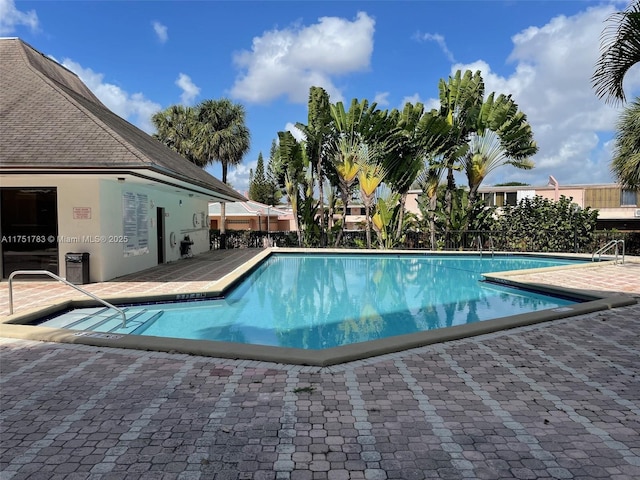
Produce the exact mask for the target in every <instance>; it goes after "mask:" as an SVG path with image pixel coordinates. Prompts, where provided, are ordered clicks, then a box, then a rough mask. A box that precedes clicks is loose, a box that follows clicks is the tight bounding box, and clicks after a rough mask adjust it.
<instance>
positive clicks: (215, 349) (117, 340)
mask: <svg viewBox="0 0 640 480" xmlns="http://www.w3.org/2000/svg"><path fill="white" fill-rule="evenodd" d="M273 253H305V254H310V253H317V254H327V253H329V254H331V253H341V254H345V253H347V254H382V255H384V254H391V255H399V254H410V255H425V256H426V255H438V254H439V255H443V256H452V255H474V254H476V255H477V253H476V252H433V251H416V250H363V249H358V250H351V249H321V250H318V249H302V248H277V247H275V248H267V249H265V250H264V251H263V252H260V253H259V254H257V255H256V256H255V257H253V258H251V259H250V260H249V261H247V262H245V263H244V264H242V265H241V266H239V267H238V268H236V269H235V270H233V271H232V272H231V273H229V274H227V275H225V276H224V277H222V278H221V279H219V280H218V281H217V282H216V284H215V285H214V287H213V288H211V289H209V290H202V291H198V292H190V293H180V294H152V295H144V294H131V295H124V296H113V297H103V299H104V300H105V301H108V302H110V303H113V304H114V305H118V304H123V303H130V302H131V301H132V300H136V301H138V302H155V301H175V300H185V299H193V298H216V297H220V296H222V295H224V292H225V291H227V290H228V289H229V288H231V287H232V286H233V285H235V284H236V283H237V282H238V281H240V280H241V279H242V278H244V276H245V275H247V274H248V273H249V272H250V271H252V270H253V269H254V268H256V267H257V266H258V265H259V264H260V263H261V262H262V261H263V260H264V259H266V258H267V257H268V256H270V255H271V254H273ZM495 255H517V256H527V255H530V256H536V257H540V256H543V257H544V256H547V257H553V258H562V257H565V258H576V257H578V258H587V257H586V256H584V255H582V256H578V255H575V254H574V255H571V254H555V253H553V254H544V253H519V252H518V253H514V252H495ZM602 263H605V262H599V263H598V264H593V263H591V262H585V264H578V265H562V266H556V267H544V268H538V269H530V270H515V271H508V272H489V273H483V276H484V277H485V279H486V280H488V281H490V282H495V283H499V284H502V285H507V286H515V287H518V288H524V289H527V290H534V291H538V292H542V293H550V294H554V295H562V296H568V297H572V298H577V299H581V300H585V302H584V303H577V304H575V305H571V306H570V307H560V308H554V309H547V310H541V311H537V312H529V313H524V314H518V315H512V316H507V317H501V318H497V319H493V320H485V321H482V322H477V323H472V324H466V325H457V326H452V327H447V328H442V329H438V330H431V331H425V332H417V333H411V334H405V335H399V336H395V337H389V338H385V339H379V340H370V341H367V342H362V343H354V344H349V345H344V346H340V347H334V348H328V349H324V350H304V349H298V348H289V347H275V346H266V345H249V344H243V343H233V342H219V341H213V340H191V339H177V338H162V337H154V336H142V335H127V334H120V333H102V332H92V331H79V330H73V331H70V330H67V329H58V328H50V327H40V326H33V325H25V323H28V322H31V321H34V320H35V319H38V318H41V317H43V316H46V315H51V314H53V313H56V312H58V311H61V310H66V309H69V308H76V307H87V306H95V305H97V303H96V302H95V301H94V300H90V299H87V300H84V299H76V298H74V299H66V300H62V301H59V302H57V303H54V304H51V305H48V306H46V307H40V308H33V309H28V310H26V311H24V312H21V313H20V314H15V313H14V314H13V315H10V316H8V317H6V318H5V319H4V320H3V321H2V322H1V323H0V336H2V337H10V338H21V339H28V340H38V341H47V342H59V343H75V344H83V345H92V346H97V347H115V348H129V349H137V350H153V351H162V352H174V353H186V354H192V355H201V356H207V357H219V358H227V359H238V360H257V361H266V362H273V363H280V364H295V365H309V366H330V365H337V364H341V363H346V362H350V361H354V360H362V359H365V358H369V357H375V356H379V355H383V354H389V353H394V352H398V351H402V350H408V349H411V348H416V347H421V346H425V345H430V344H434V343H442V342H446V341H450V340H457V339H461V338H467V337H472V336H477V335H483V334H487V333H493V332H496V331H500V330H506V329H511V328H517V327H522V326H527V325H534V324H537V323H542V322H548V321H552V320H557V319H563V318H567V317H572V316H577V315H583V314H587V313H592V312H596V311H601V310H607V309H611V308H618V307H623V306H629V305H633V304H635V303H637V301H636V299H635V298H634V297H632V296H629V295H626V294H620V293H617V294H611V293H608V294H605V293H604V292H602V293H597V292H588V293H586V292H584V291H581V290H576V289H571V288H565V287H559V286H552V285H544V284H537V283H530V282H523V281H519V280H518V278H517V277H518V276H521V275H526V274H528V273H531V272H536V273H537V272H543V271H553V270H566V269H580V268H593V267H595V266H597V265H601V264H602Z"/></svg>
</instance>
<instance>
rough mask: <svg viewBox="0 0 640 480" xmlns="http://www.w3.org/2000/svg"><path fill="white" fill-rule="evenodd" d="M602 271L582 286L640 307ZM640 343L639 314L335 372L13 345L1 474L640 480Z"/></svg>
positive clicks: (623, 311)
mask: <svg viewBox="0 0 640 480" xmlns="http://www.w3.org/2000/svg"><path fill="white" fill-rule="evenodd" d="M226 258H227V260H229V257H228V256H227V257H226ZM193 265H196V264H195V263H194V264H193ZM171 268H176V269H177V268H181V266H180V265H175V266H172V267H171ZM600 268H602V270H600V272H599V274H598V275H596V276H595V277H596V278H591V276H590V275H586V274H585V276H584V278H585V280H584V281H583V283H582V286H581V287H579V286H578V287H577V288H585V289H601V290H609V291H612V290H613V291H620V292H625V291H626V292H627V293H631V294H633V295H636V296H640V269H639V268H637V267H636V266H634V265H631V264H629V266H627V265H625V266H624V267H620V266H618V267H614V266H610V267H600ZM152 273H153V272H147V273H146V274H145V275H149V276H148V277H145V276H144V275H143V276H141V277H140V279H141V281H140V282H139V283H140V285H139V286H138V287H139V288H141V287H142V285H143V284H146V287H149V285H151V286H152V287H153V286H154V285H155V286H157V287H158V288H171V284H172V283H173V282H165V283H162V282H158V281H157V280H158V275H160V274H162V269H160V270H158V271H157V272H156V273H155V277H154V275H151V274H152ZM185 275H186V273H185ZM190 275H192V277H193V280H192V281H195V282H202V281H205V282H206V281H215V279H213V277H211V278H209V279H208V280H207V279H204V280H203V279H202V278H195V277H194V274H193V272H191V273H190ZM203 275H204V274H203ZM207 275H209V276H211V275H210V274H207ZM196 276H197V275H196ZM560 277H561V276H559V275H558V274H557V273H556V274H554V275H553V276H549V277H548V278H538V277H536V278H534V279H532V280H531V281H534V282H546V283H552V282H553V281H561V280H559V278H560ZM168 278H169V279H171V280H174V281H175V280H178V279H179V276H176V273H175V272H173V273H172V274H171V276H169V277H168ZM620 278H627V280H626V281H625V282H624V285H622V286H620V285H619V284H617V283H614V280H615V281H616V282H617V281H619V280H620ZM134 280H135V279H134V278H129V279H128V282H127V284H124V283H122V282H108V283H114V284H115V283H120V288H133V286H132V284H134V283H135V281H134ZM594 282H595V283H594ZM27 283H29V284H31V287H32V288H34V289H36V290H38V293H33V292H30V291H29V288H28V287H29V285H26V286H25V284H21V285H20V290H19V292H18V293H17V294H16V298H17V299H22V300H20V301H21V302H23V303H18V304H17V305H18V307H19V308H23V307H24V306H25V305H27V304H30V303H31V304H32V303H35V302H37V301H38V300H37V299H36V298H37V296H38V295H39V296H40V302H43V301H44V302H46V301H47V298H43V296H44V295H45V293H43V292H44V289H41V288H40V286H39V285H40V284H41V283H43V282H27ZM102 285H107V284H102ZM49 286H50V287H51V284H49ZM174 286H176V285H174ZM90 287H92V288H94V289H98V290H99V289H100V288H107V287H102V286H100V285H91V286H90ZM2 288H3V291H2V296H0V308H2V309H4V308H5V306H6V284H5V285H2ZM56 288H58V287H56ZM109 288H111V287H109ZM50 292H51V294H52V295H54V296H56V295H58V294H59V292H58V291H54V290H50ZM1 302H5V303H4V304H2V303H1ZM3 311H4V313H6V310H3ZM638 332H640V305H634V306H631V307H625V308H619V309H615V310H609V311H605V312H597V313H593V314H589V315H583V316H580V317H574V318H569V319H565V320H559V321H554V322H550V323H545V324H540V325H536V326H531V327H523V328H519V329H514V330H509V331H505V332H500V333H495V334H491V335H484V336H480V337H474V338H470V339H465V340H459V341H454V342H449V343H445V344H439V345H432V346H428V347H422V348H419V349H415V350H411V351H406V352H401V353H396V354H392V355H386V356H382V357H376V358H372V359H368V360H362V361H358V362H351V363H348V364H343V365H338V366H333V367H301V366H290V365H282V364H270V363H263V362H254V361H246V360H245V361H237V360H222V359H216V358H206V357H198V356H189V355H182V354H166V353H158V352H142V351H134V350H121V349H111V348H97V347H88V346H83V345H70V344H55V343H44V342H32V341H28V340H17V339H8V338H7V339H0V349H1V350H0V351H1V353H2V356H1V360H2V361H1V370H2V377H1V379H0V392H1V396H2V403H1V406H0V408H1V411H0V422H1V423H0V478H1V479H2V480H5V479H65V480H67V479H185V480H186V479H216V480H217V479H220V480H222V479H238V480H240V479H252V480H264V479H272V480H275V479H289V480H307V479H308V480H312V479H327V480H330V479H331V480H340V479H364V480H378V479H404V480H411V479H422V478H451V479H458V478H481V479H483V478H484V479H499V478H505V479H506V478H519V479H531V478H541V479H547V478H548V479H551V478H556V479H558V478H567V479H585V480H586V479H594V478H607V479H637V478H640V360H639V358H640V336H639V335H638Z"/></svg>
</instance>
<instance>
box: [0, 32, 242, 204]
mask: <svg viewBox="0 0 640 480" xmlns="http://www.w3.org/2000/svg"><path fill="white" fill-rule="evenodd" d="M0 65H2V68H1V69H0V167H1V168H2V170H4V171H7V170H13V169H15V170H16V171H17V170H22V171H24V170H25V169H28V170H30V171H34V172H35V171H59V172H61V173H63V172H65V171H73V172H78V171H94V172H95V171H100V170H105V169H109V170H113V169H121V170H122V171H127V172H132V173H135V172H144V171H152V172H154V173H155V174H162V175H163V176H164V177H165V178H166V181H168V182H171V181H179V182H185V181H186V182H189V183H190V184H192V185H194V186H197V187H199V188H200V189H204V190H206V191H208V193H209V194H210V195H211V196H212V197H215V198H217V199H226V200H231V201H234V200H246V199H245V198H244V197H243V196H242V195H241V194H240V193H238V192H236V191H235V190H234V189H232V188H231V187H229V186H228V185H225V184H224V183H222V182H221V181H220V180H218V179H216V178H215V177H213V176H212V175H210V174H209V173H207V172H206V171H204V170H203V169H201V168H199V167H197V166H196V165H194V164H192V163H191V162H189V161H188V160H186V159H185V158H183V157H182V156H181V155H178V154H177V153H175V152H174V151H173V150H171V149H169V148H167V147H166V146H164V145H163V144H162V143H160V142H159V141H157V140H156V139H154V138H153V137H151V136H150V135H148V134H147V133H145V132H143V131H142V130H140V129H139V128H137V127H135V126H134V125H132V124H131V123H129V122H127V121H126V120H124V119H122V118H121V117H119V116H118V115H116V114H114V113H113V112H112V111H110V110H109V109H108V108H107V107H105V106H104V105H103V104H102V103H101V102H100V100H98V98H97V97H96V96H95V95H94V94H93V93H92V92H91V91H90V90H89V89H88V88H87V87H86V85H84V84H83V83H82V81H81V80H80V79H79V78H78V77H77V76H76V75H75V74H74V73H72V72H71V71H69V70H67V69H66V68H65V67H63V66H61V65H60V64H58V63H56V62H55V61H53V60H52V59H50V58H48V57H46V56H45V55H43V54H42V53H40V52H38V51H37V50H35V49H33V47H31V46H30V45H28V44H26V43H25V42H23V41H22V40H20V39H18V38H5V39H0Z"/></svg>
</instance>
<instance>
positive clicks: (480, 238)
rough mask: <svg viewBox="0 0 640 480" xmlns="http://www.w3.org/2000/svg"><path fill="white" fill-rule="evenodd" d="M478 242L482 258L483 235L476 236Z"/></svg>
mask: <svg viewBox="0 0 640 480" xmlns="http://www.w3.org/2000/svg"><path fill="white" fill-rule="evenodd" d="M476 242H477V244H478V250H479V251H480V258H482V236H480V235H478V236H477V237H476Z"/></svg>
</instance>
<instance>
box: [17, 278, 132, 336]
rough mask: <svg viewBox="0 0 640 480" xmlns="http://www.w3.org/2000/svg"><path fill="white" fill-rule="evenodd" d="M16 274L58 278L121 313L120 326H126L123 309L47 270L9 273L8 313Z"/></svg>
mask: <svg viewBox="0 0 640 480" xmlns="http://www.w3.org/2000/svg"><path fill="white" fill-rule="evenodd" d="M16 275H47V276H49V277H51V278H54V279H56V280H58V281H59V282H62V283H64V284H65V285H69V286H70V287H72V288H75V289H76V290H77V291H79V292H81V293H84V294H85V295H88V296H89V297H91V298H93V299H94V300H96V301H98V302H100V303H101V304H103V305H104V306H105V307H108V308H112V309H114V310H115V311H117V312H118V313H119V314H120V315H122V328H127V316H126V314H125V313H124V310H122V309H121V308H118V307H116V306H115V305H112V304H110V303H109V302H106V301H104V300H102V299H101V298H100V297H98V296H96V295H94V294H93V293H91V292H87V291H86V290H85V289H83V288H80V287H79V286H77V285H75V284H73V283H71V282H69V281H67V280H65V279H64V278H62V277H59V276H58V275H56V274H55V273H51V272H50V271H49V270H16V271H15V272H13V273H12V274H11V275H9V315H13V277H15V276H16Z"/></svg>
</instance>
